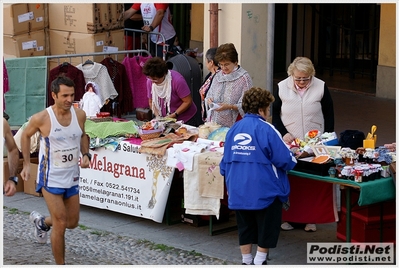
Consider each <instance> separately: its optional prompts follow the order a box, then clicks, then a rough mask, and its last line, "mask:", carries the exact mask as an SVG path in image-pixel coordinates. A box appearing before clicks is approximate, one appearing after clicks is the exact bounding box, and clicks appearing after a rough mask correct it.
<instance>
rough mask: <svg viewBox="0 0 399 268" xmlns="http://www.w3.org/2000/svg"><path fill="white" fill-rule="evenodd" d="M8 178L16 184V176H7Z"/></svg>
mask: <svg viewBox="0 0 399 268" xmlns="http://www.w3.org/2000/svg"><path fill="white" fill-rule="evenodd" d="M8 180H10V181H13V182H14V183H15V186H17V185H18V177H17V176H13V177H9V178H8Z"/></svg>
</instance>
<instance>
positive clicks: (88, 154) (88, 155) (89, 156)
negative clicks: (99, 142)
mask: <svg viewBox="0 0 399 268" xmlns="http://www.w3.org/2000/svg"><path fill="white" fill-rule="evenodd" d="M85 155H87V157H88V158H89V161H91V153H85V154H83V155H82V158H83V157H84V156H85Z"/></svg>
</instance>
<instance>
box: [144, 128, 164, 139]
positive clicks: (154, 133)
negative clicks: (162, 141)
mask: <svg viewBox="0 0 399 268" xmlns="http://www.w3.org/2000/svg"><path fill="white" fill-rule="evenodd" d="M162 132H163V129H162V128H159V129H152V130H142V129H139V135H140V138H141V139H142V140H150V139H155V138H159V136H161V134H162Z"/></svg>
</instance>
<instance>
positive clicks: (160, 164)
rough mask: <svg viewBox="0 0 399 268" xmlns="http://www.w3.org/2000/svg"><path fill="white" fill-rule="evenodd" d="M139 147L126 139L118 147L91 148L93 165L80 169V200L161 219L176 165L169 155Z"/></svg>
mask: <svg viewBox="0 0 399 268" xmlns="http://www.w3.org/2000/svg"><path fill="white" fill-rule="evenodd" d="M139 148H140V146H139V145H134V144H130V143H128V142H124V141H123V142H121V143H120V144H119V145H118V147H117V148H116V150H115V151H112V150H107V149H105V148H104V147H101V148H97V149H96V150H90V153H91V154H92V160H91V163H90V168H87V169H81V171H80V175H81V178H80V204H82V205H87V206H92V207H96V208H101V209H107V210H112V211H116V212H120V213H124V214H128V215H132V216H137V217H142V218H147V219H151V220H153V221H155V222H162V219H163V215H164V212H165V207H166V202H167V199H168V196H169V190H170V187H171V184H172V179H173V174H174V169H173V168H171V167H168V166H166V157H160V156H156V155H150V154H140V153H139Z"/></svg>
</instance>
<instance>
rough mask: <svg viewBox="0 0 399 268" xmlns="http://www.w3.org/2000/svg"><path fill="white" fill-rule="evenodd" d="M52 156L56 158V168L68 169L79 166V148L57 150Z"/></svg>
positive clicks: (54, 161)
mask: <svg viewBox="0 0 399 268" xmlns="http://www.w3.org/2000/svg"><path fill="white" fill-rule="evenodd" d="M51 155H52V156H53V158H54V160H53V163H54V167H55V168H68V167H72V166H74V165H77V164H78V160H79V148H78V147H74V148H68V149H61V150H55V151H53V153H52V154H51Z"/></svg>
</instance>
